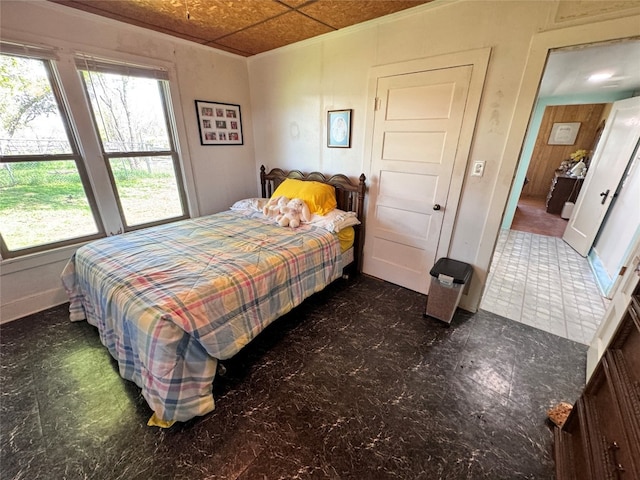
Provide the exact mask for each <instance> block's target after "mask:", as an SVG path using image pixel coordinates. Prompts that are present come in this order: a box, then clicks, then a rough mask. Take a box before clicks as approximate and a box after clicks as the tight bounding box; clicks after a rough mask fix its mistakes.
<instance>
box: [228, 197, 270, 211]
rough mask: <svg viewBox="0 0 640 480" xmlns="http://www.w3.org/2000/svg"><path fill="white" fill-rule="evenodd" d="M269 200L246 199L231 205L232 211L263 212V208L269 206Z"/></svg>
mask: <svg viewBox="0 0 640 480" xmlns="http://www.w3.org/2000/svg"><path fill="white" fill-rule="evenodd" d="M268 200H269V199H268V198H245V199H242V200H238V201H237V202H236V203H234V204H233V205H231V210H250V211H253V212H262V208H263V207H264V206H265V205H266V204H267V201H268Z"/></svg>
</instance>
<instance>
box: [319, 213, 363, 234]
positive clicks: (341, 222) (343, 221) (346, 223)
mask: <svg viewBox="0 0 640 480" xmlns="http://www.w3.org/2000/svg"><path fill="white" fill-rule="evenodd" d="M308 223H309V224H310V225H313V226H314V227H320V228H324V229H326V230H328V231H330V232H335V233H338V232H339V231H340V230H342V229H344V228H347V227H353V226H354V225H360V221H359V220H358V217H357V216H356V212H345V211H344V210H339V209H337V208H334V209H333V210H331V211H330V212H329V213H327V214H326V215H322V216H321V215H316V214H314V215H313V216H312V217H311V220H310V221H309V222H308Z"/></svg>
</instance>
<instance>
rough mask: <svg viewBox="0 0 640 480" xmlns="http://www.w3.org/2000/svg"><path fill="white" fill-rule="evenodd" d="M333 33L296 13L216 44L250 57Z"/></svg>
mask: <svg viewBox="0 0 640 480" xmlns="http://www.w3.org/2000/svg"><path fill="white" fill-rule="evenodd" d="M332 31H334V29H333V28H331V27H328V26H326V25H324V24H323V23H319V22H317V21H315V20H313V19H311V18H309V17H307V16H305V15H302V14H300V13H298V12H296V11H291V12H289V13H286V14H284V15H280V16H278V17H275V18H272V19H270V20H267V21H265V22H262V23H259V24H257V25H254V26H252V27H249V28H246V29H244V30H241V31H239V32H237V33H234V34H232V35H229V36H227V37H225V38H222V39H220V40H218V41H217V42H216V43H218V44H220V45H224V46H227V47H232V48H236V49H238V50H244V51H246V52H247V53H249V54H251V55H255V54H257V53H262V52H266V51H268V50H273V49H274V48H279V47H283V46H285V45H289V44H291V43H295V42H299V41H301V40H306V39H307V38H311V37H315V36H318V35H322V34H323V33H329V32H332Z"/></svg>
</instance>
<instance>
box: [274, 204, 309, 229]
mask: <svg viewBox="0 0 640 480" xmlns="http://www.w3.org/2000/svg"><path fill="white" fill-rule="evenodd" d="M282 212H283V213H282V215H278V216H277V217H276V222H278V225H280V226H281V227H291V228H298V227H299V226H300V224H301V223H302V222H308V221H309V220H311V212H310V211H309V207H308V206H307V204H306V203H305V202H304V200H302V199H300V198H292V199H291V200H289V203H287V205H286V206H284V207H283V208H282Z"/></svg>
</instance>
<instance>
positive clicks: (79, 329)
mask: <svg viewBox="0 0 640 480" xmlns="http://www.w3.org/2000/svg"><path fill="white" fill-rule="evenodd" d="M424 301H425V297H424V296H423V295H420V294H417V293H414V292H410V291H408V290H405V289H403V288H400V287H396V286H393V285H390V284H388V283H384V282H381V281H378V280H375V279H371V278H367V277H358V278H356V279H353V280H351V281H350V282H349V283H345V282H344V281H342V280H341V281H338V282H336V283H335V284H333V285H331V286H329V287H328V288H327V289H326V290H325V291H323V292H321V293H319V294H317V295H315V296H314V297H312V298H311V299H309V300H308V301H307V302H305V303H304V304H303V305H302V306H301V307H299V308H297V309H295V310H294V311H293V312H291V313H290V314H288V315H286V316H285V317H283V318H281V319H280V320H278V321H277V322H275V323H274V324H273V325H272V326H271V327H269V328H268V329H267V330H266V331H265V332H263V333H262V334H261V335H260V336H259V337H258V338H257V339H256V340H255V341H254V342H253V343H252V344H250V345H249V346H248V347H246V348H245V349H244V350H243V351H242V352H240V354H238V355H237V356H236V357H235V358H234V359H232V360H231V361H228V362H226V367H227V372H226V374H225V376H224V377H221V378H218V379H216V382H215V383H214V397H215V400H216V410H215V411H214V412H212V413H211V414H209V415H207V416H205V417H202V418H198V419H195V420H193V421H190V422H188V423H186V424H178V425H175V426H173V427H172V428H171V429H168V430H160V429H157V428H151V427H147V426H146V421H147V419H148V417H149V416H150V414H151V412H150V410H149V408H148V407H147V405H146V403H145V402H144V400H143V399H142V397H141V396H140V393H139V389H138V388H137V387H136V386H135V385H133V384H132V383H130V382H127V381H124V380H122V379H121V378H120V377H119V375H118V373H117V367H116V366H115V363H114V362H113V361H112V360H111V358H110V357H109V354H108V352H107V351H106V349H104V348H103V347H102V346H101V344H100V341H99V338H98V334H97V331H96V330H95V329H94V328H93V327H91V326H90V325H88V324H86V323H84V322H81V323H69V322H68V321H67V318H66V305H63V306H60V307H56V308H52V309H50V310H47V311H45V312H42V313H40V314H37V315H33V316H30V317H26V318H23V319H21V320H17V321H15V322H12V323H10V324H7V325H4V326H2V327H1V328H0V337H1V350H0V352H1V360H2V361H1V370H0V372H1V377H0V380H1V382H2V383H1V392H2V402H1V410H0V415H1V416H0V422H1V423H0V432H1V442H0V443H1V457H0V470H1V471H0V477H1V478H2V479H5V480H6V479H23V478H24V479H30V480H32V479H80V478H89V479H110V480H112V479H165V478H166V479H239V480H249V479H269V480H271V479H294V478H295V479H309V478H314V479H315V478H318V479H479V478H488V479H493V480H495V479H517V478H528V479H532V478H547V479H549V478H553V477H554V475H553V460H552V455H551V452H552V433H551V430H550V429H549V427H548V425H547V423H546V417H545V410H546V408H547V407H549V406H550V405H553V404H555V403H557V402H558V401H560V400H567V401H573V400H575V399H576V398H577V397H578V395H579V392H580V389H581V386H582V383H583V379H584V365H585V358H586V347H585V346H584V345H580V344H578V343H574V342H571V341H569V340H566V339H563V338H560V337H556V336H554V335H551V334H549V333H546V332H543V331H539V330H535V329H533V328H531V327H528V326H526V325H522V324H519V323H516V322H513V321H510V320H507V319H504V318H501V317H498V316H496V315H494V314H490V313H486V312H479V313H477V314H475V315H472V314H469V313H465V312H461V311H458V313H457V315H456V317H455V319H454V321H453V323H452V325H451V327H450V328H446V327H445V326H443V325H442V324H440V323H439V322H438V321H436V320H433V319H425V318H423V317H422V312H423V310H424Z"/></svg>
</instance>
